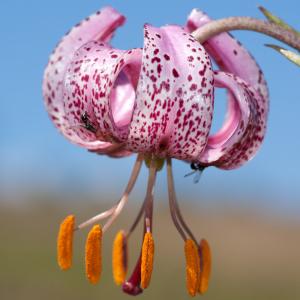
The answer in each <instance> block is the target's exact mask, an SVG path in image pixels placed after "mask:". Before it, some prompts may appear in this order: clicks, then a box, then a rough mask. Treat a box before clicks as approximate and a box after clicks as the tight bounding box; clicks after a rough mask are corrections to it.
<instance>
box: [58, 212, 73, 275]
mask: <svg viewBox="0 0 300 300" xmlns="http://www.w3.org/2000/svg"><path fill="white" fill-rule="evenodd" d="M74 224H75V217H74V216H73V215H70V216H68V217H66V218H65V219H64V220H63V221H62V223H61V224H60V228H59V232H58V237H57V262H58V265H59V267H60V268H61V269H62V270H68V269H70V268H71V266H72V253H73V234H74Z"/></svg>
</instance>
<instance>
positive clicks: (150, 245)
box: [141, 232, 154, 289]
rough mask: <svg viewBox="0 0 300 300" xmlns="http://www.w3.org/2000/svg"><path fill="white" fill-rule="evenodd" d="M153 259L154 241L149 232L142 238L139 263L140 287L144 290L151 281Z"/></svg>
mask: <svg viewBox="0 0 300 300" xmlns="http://www.w3.org/2000/svg"><path fill="white" fill-rule="evenodd" d="M153 259H154V240H153V237H152V234H151V232H147V233H146V234H145V236H144V241H143V247H142V262H141V287H142V288H143V289H146V288H147V287H148V286H149V283H150V280H151V274H152V270H153Z"/></svg>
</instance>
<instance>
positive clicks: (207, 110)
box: [127, 25, 213, 160]
mask: <svg viewBox="0 0 300 300" xmlns="http://www.w3.org/2000/svg"><path fill="white" fill-rule="evenodd" d="M144 34H145V41H144V49H143V58H142V68H141V73H140V78H139V84H138V87H137V91H136V106H135V109H134V113H133V119H132V123H131V126H130V133H129V136H128V141H127V146H128V149H130V150H131V151H136V152H151V153H154V154H156V155H157V156H163V157H164V156H171V157H174V158H178V159H183V160H194V159H196V158H198V157H199V155H200V154H201V152H202V151H203V149H204V147H205V146H206V141H207V136H208V133H209V130H210V127H211V120H212V113H213V72H212V68H211V63H210V59H209V57H208V55H207V53H206V52H205V50H204V48H203V47H202V46H201V45H200V44H199V43H198V42H197V41H196V40H195V39H194V38H193V37H192V36H191V35H189V34H188V33H186V32H185V31H184V30H183V29H182V28H179V27H176V26H166V27H162V28H155V27H152V26H150V25H145V30H144Z"/></svg>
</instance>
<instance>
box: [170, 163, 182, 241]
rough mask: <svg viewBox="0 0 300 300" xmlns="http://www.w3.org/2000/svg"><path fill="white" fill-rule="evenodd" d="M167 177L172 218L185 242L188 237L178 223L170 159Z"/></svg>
mask: <svg viewBox="0 0 300 300" xmlns="http://www.w3.org/2000/svg"><path fill="white" fill-rule="evenodd" d="M167 177H168V178H167V179H168V192H169V207H170V213H171V217H172V220H173V223H174V225H175V227H176V229H177V231H178V232H179V234H180V235H181V237H182V238H183V240H184V241H186V240H187V237H186V234H185V232H184V231H183V229H182V228H181V225H180V223H179V222H178V219H177V214H176V209H175V206H176V205H175V204H174V199H175V197H176V195H175V187H174V180H173V173H172V161H171V159H170V158H168V159H167Z"/></svg>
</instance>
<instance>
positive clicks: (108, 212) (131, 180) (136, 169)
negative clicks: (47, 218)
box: [76, 154, 143, 232]
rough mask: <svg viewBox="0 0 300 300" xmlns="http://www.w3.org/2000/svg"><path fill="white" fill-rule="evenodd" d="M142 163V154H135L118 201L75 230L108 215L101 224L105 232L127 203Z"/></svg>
mask: <svg viewBox="0 0 300 300" xmlns="http://www.w3.org/2000/svg"><path fill="white" fill-rule="evenodd" d="M142 163H143V155H142V154H139V155H138V156H137V159H136V162H135V164H134V166H133V170H132V172H131V176H130V178H129V181H128V184H127V187H126V189H125V191H124V194H123V196H122V197H121V199H120V200H119V202H118V203H117V204H116V205H114V206H113V207H111V208H110V209H108V210H106V211H104V212H102V213H100V214H98V215H96V216H94V217H92V218H91V219H89V220H87V221H85V222H83V223H81V224H80V225H78V226H77V228H76V230H78V229H82V228H85V227H87V226H90V225H93V224H95V223H97V222H99V221H101V220H102V219H106V218H108V217H110V219H109V220H108V221H107V223H106V224H105V225H104V226H103V232H105V231H106V230H107V229H108V227H109V226H110V225H111V224H112V223H113V222H114V220H115V219H116V218H117V216H118V215H119V214H120V212H121V211H122V209H123V207H124V205H125V204H126V203H127V201H128V197H129V194H130V193H131V191H132V189H133V187H134V185H135V183H136V180H137V178H138V175H139V173H140V170H141V167H142Z"/></svg>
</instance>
